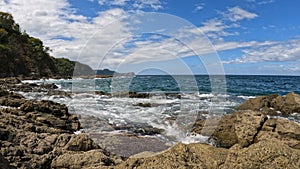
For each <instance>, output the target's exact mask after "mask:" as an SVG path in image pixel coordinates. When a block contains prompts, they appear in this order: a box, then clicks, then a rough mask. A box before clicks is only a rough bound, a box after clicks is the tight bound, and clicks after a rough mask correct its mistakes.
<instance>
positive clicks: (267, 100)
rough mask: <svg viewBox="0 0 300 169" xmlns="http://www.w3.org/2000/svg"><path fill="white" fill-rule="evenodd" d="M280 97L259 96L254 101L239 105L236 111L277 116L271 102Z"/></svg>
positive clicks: (272, 95)
mask: <svg viewBox="0 0 300 169" xmlns="http://www.w3.org/2000/svg"><path fill="white" fill-rule="evenodd" d="M277 97H279V96H278V95H277V94H271V95H268V96H258V97H256V98H253V99H249V100H247V101H245V102H244V103H242V104H241V105H239V106H238V107H237V108H236V110H253V111H263V112H266V113H267V114H272V115H273V114H276V110H274V109H271V102H272V101H273V99H275V98H277Z"/></svg>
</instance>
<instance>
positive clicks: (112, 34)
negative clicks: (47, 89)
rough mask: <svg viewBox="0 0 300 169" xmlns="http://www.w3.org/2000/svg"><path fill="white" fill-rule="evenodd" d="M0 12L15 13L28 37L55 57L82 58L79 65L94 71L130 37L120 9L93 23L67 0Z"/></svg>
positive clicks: (41, 0)
mask: <svg viewBox="0 0 300 169" xmlns="http://www.w3.org/2000/svg"><path fill="white" fill-rule="evenodd" d="M0 10H1V11H6V12H10V13H12V14H13V16H14V18H15V20H16V22H17V23H19V24H20V26H21V27H22V28H23V29H25V30H26V32H27V33H29V34H30V35H32V36H35V37H38V38H40V39H41V40H42V41H43V42H44V44H45V46H49V47H50V48H51V49H52V50H53V52H52V55H54V56H56V57H67V58H70V59H72V60H77V57H78V56H80V57H79V61H80V62H83V63H86V64H89V65H91V66H92V67H96V66H97V64H98V62H99V60H101V56H102V55H100V54H102V53H103V52H105V51H106V50H108V49H109V47H110V46H112V45H113V44H114V43H115V42H116V41H118V40H119V39H121V38H123V37H127V36H130V31H129V28H128V25H126V23H125V22H123V21H122V19H123V18H126V17H127V13H126V12H125V11H124V10H122V9H118V8H115V9H110V10H107V11H103V12H100V13H98V16H96V17H95V18H93V19H92V20H91V21H88V18H87V17H85V16H82V15H78V14H76V13H75V9H72V8H71V7H70V4H69V3H68V1H66V0H60V1H48V0H27V1H19V0H11V1H9V2H8V3H6V4H5V5H4V6H0ZM104 27H107V29H103V28H104ZM91 37H93V38H91ZM70 38H71V39H72V40H65V39H70ZM88 41H89V44H90V45H88V46H87V45H86V43H87V42H88ZM82 49H84V51H82ZM95 49H96V51H95Z"/></svg>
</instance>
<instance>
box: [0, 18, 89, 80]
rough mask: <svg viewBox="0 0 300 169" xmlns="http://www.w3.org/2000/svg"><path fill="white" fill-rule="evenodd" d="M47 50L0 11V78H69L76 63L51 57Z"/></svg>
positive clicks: (38, 40)
mask: <svg viewBox="0 0 300 169" xmlns="http://www.w3.org/2000/svg"><path fill="white" fill-rule="evenodd" d="M49 51H50V49H49V47H45V46H44V44H43V42H42V41H41V40H40V39H38V38H34V37H31V36H29V35H28V34H27V33H26V32H25V31H24V32H23V33H21V30H20V26H19V25H18V24H17V23H15V21H14V19H13V16H12V15H11V14H9V13H5V12H0V77H10V76H23V77H32V78H41V77H46V78H47V77H57V76H60V77H69V76H72V74H73V70H74V67H75V62H73V61H70V60H68V59H64V58H61V59H56V58H54V57H51V56H50V54H49ZM86 69H87V70H89V71H92V69H91V68H90V67H88V66H87V67H86Z"/></svg>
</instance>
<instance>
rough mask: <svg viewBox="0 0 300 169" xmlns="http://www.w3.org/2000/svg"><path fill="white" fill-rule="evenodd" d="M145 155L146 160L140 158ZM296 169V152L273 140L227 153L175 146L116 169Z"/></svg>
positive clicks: (299, 154) (236, 147) (201, 146)
mask: <svg viewBox="0 0 300 169" xmlns="http://www.w3.org/2000/svg"><path fill="white" fill-rule="evenodd" d="M144 154H146V155H147V156H143V155H144ZM299 167H300V150H297V149H292V148H290V147H289V146H287V145H285V144H282V143H281V142H278V141H276V140H264V141H261V142H259V143H256V144H251V145H250V146H249V147H246V148H243V147H241V146H240V145H239V144H236V145H234V146H232V147H231V148H230V149H224V148H216V147H213V146H210V145H205V144H188V145H185V144H177V145H175V146H174V147H171V148H170V149H168V150H166V151H164V152H162V153H155V154H150V155H149V153H148V154H147V153H142V154H139V155H136V156H133V157H131V158H129V159H128V160H126V161H125V162H124V163H121V164H120V165H118V166H117V167H116V169H132V168H136V169H147V168H170V169H171V168H182V169H183V168H211V169H228V168H230V169H231V168H233V169H238V168H251V169H261V168H265V169H268V168H289V169H298V168H299Z"/></svg>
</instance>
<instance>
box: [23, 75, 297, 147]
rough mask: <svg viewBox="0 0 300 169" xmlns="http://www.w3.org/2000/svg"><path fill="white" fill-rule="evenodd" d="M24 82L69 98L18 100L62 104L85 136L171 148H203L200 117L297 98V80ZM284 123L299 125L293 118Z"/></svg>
mask: <svg viewBox="0 0 300 169" xmlns="http://www.w3.org/2000/svg"><path fill="white" fill-rule="evenodd" d="M24 82H29V83H55V84H56V85H57V86H58V87H59V89H58V90H61V91H65V92H69V93H71V94H70V95H61V94H58V95H55V94H54V95H49V94H47V93H22V94H23V95H25V96H26V97H27V98H30V99H38V100H42V99H43V100H53V101H55V102H59V103H62V104H66V105H67V106H68V107H69V112H70V113H74V114H77V115H79V117H80V120H81V123H82V124H83V126H84V128H83V129H82V131H84V132H87V133H110V134H119V133H128V134H134V135H139V136H142V137H151V138H156V139H159V140H161V141H162V142H165V143H168V144H170V145H172V144H174V143H176V142H179V141H180V142H184V143H191V142H207V139H208V137H204V136H202V135H199V134H195V133H192V132H191V128H192V126H193V124H194V123H195V120H196V119H197V118H199V115H200V116H205V118H210V117H213V116H222V115H224V114H230V113H232V112H234V111H235V107H236V106H238V105H239V104H241V103H242V102H244V101H246V100H248V99H250V98H254V97H256V96H261V95H268V94H279V95H285V94H287V93H289V92H295V93H298V94H300V84H299V82H300V77H299V76H256V75H228V76H206V75H197V76H184V75H177V76H168V75H138V76H134V77H129V76H123V77H113V78H95V79H81V78H75V79H49V80H38V81H24ZM100 91H101V92H100ZM129 91H130V92H131V94H128V92H129ZM104 93H110V94H111V95H108V94H104ZM132 93H133V94H135V95H133V94H132ZM143 94H144V95H143ZM287 118H289V119H291V120H294V121H296V122H298V123H299V122H300V117H299V116H296V115H295V117H293V116H291V117H287ZM158 131H159V132H158Z"/></svg>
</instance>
